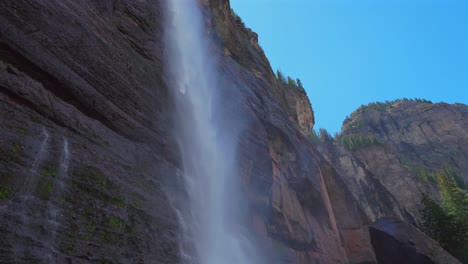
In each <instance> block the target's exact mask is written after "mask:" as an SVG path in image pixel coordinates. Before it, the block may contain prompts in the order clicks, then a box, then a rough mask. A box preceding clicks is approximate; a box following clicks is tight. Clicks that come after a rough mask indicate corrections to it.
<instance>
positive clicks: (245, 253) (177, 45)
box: [166, 0, 263, 264]
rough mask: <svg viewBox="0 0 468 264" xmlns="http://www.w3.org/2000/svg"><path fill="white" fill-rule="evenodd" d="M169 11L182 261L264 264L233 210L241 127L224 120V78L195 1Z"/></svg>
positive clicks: (237, 197) (173, 2) (177, 3)
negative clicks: (182, 192) (183, 199)
mask: <svg viewBox="0 0 468 264" xmlns="http://www.w3.org/2000/svg"><path fill="white" fill-rule="evenodd" d="M167 8H168V12H167V14H168V17H167V20H168V21H167V27H166V32H167V34H166V35H167V43H166V44H167V45H166V46H167V49H168V51H169V53H168V58H167V59H168V61H169V66H170V67H169V69H170V77H171V88H170V89H171V92H172V95H173V97H174V100H175V106H176V109H175V112H176V122H175V123H176V132H175V133H176V135H177V136H178V139H179V147H180V150H181V154H182V161H183V166H184V175H183V177H184V184H185V189H186V194H187V196H188V205H187V207H184V208H181V209H180V212H181V213H180V214H179V215H178V217H179V220H180V221H181V222H182V223H181V226H182V227H183V230H182V231H183V232H184V234H183V236H184V237H183V238H182V239H181V240H182V241H181V255H185V254H191V256H190V257H184V259H183V261H184V262H185V263H197V264H261V263H263V261H261V259H260V257H259V256H258V253H257V251H256V250H255V249H254V246H253V243H252V242H251V240H250V239H249V234H248V231H246V230H247V228H246V227H244V226H243V225H242V222H243V216H242V214H241V212H240V210H237V209H236V208H238V207H236V206H237V205H238V204H239V203H240V202H239V201H241V200H242V199H241V198H242V197H241V194H240V190H239V188H238V184H236V183H237V181H238V177H239V176H238V173H237V168H236V167H237V166H236V162H235V158H236V148H237V143H236V142H237V141H236V137H237V135H236V133H235V132H234V133H233V132H232V129H230V128H232V127H240V126H241V124H232V123H231V124H227V120H229V118H227V117H226V115H223V112H225V111H223V109H222V107H221V104H220V102H219V99H220V96H221V94H220V92H219V91H220V87H217V85H218V76H219V73H218V72H217V68H216V65H215V62H214V61H213V59H212V58H213V55H212V54H210V52H209V50H208V47H209V42H208V36H207V35H206V32H205V30H204V25H203V22H202V15H201V11H200V10H199V6H198V1H197V0H168V1H167ZM187 244H190V245H189V246H187ZM186 247H187V249H186ZM192 248H193V250H191V249H192ZM193 251H194V252H193Z"/></svg>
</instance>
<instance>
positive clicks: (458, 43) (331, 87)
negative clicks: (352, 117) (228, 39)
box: [231, 0, 468, 133]
mask: <svg viewBox="0 0 468 264" xmlns="http://www.w3.org/2000/svg"><path fill="white" fill-rule="evenodd" d="M231 7H232V8H233V9H234V11H235V12H236V13H237V14H238V15H239V16H240V17H241V18H242V20H243V21H244V22H245V24H246V26H247V27H250V28H252V29H253V31H255V32H257V33H258V34H259V42H260V45H261V46H262V47H263V49H264V50H265V53H266V55H267V57H268V59H269V60H270V63H271V66H272V68H273V70H276V69H281V71H282V72H283V73H284V74H286V75H290V76H291V77H293V78H297V77H298V78H300V79H301V80H302V83H303V84H304V87H305V89H306V91H307V94H308V96H309V99H310V101H311V103H312V107H313V108H314V111H315V120H316V124H315V128H316V129H318V128H320V127H323V128H326V129H327V130H329V131H330V132H331V133H334V132H337V131H339V130H340V129H341V124H342V121H343V120H344V119H345V117H346V116H347V115H349V114H351V113H352V111H354V110H355V109H356V108H358V107H359V106H360V105H361V104H367V103H369V102H373V101H385V100H393V99H396V98H403V97H406V98H424V99H428V100H431V101H433V102H440V101H443V102H449V103H454V102H459V103H464V104H468V1H467V0H231Z"/></svg>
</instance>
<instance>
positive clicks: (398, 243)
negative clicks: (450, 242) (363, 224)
mask: <svg viewBox="0 0 468 264" xmlns="http://www.w3.org/2000/svg"><path fill="white" fill-rule="evenodd" d="M369 232H370V237H371V242H372V247H373V248H374V251H375V255H376V257H377V260H378V262H379V264H395V263H398V264H461V262H459V261H458V260H456V259H455V258H454V257H452V256H451V255H450V254H449V253H447V252H446V251H445V250H443V249H442V248H441V247H440V245H439V244H438V243H437V242H435V241H434V240H432V239H431V238H429V237H428V236H426V235H425V234H424V233H422V232H421V231H419V230H418V229H416V228H415V227H414V226H412V225H410V224H408V223H405V222H403V221H401V220H398V219H394V218H382V219H379V220H377V221H376V222H375V223H374V224H372V225H371V226H370V227H369Z"/></svg>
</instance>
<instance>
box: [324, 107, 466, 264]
mask: <svg viewBox="0 0 468 264" xmlns="http://www.w3.org/2000/svg"><path fill="white" fill-rule="evenodd" d="M467 118H468V107H467V106H466V105H461V104H455V105H448V104H443V103H440V104H433V103H430V102H416V101H410V100H398V101H395V102H388V103H376V104H370V105H369V106H365V107H361V108H360V109H358V110H357V111H356V112H355V113H353V114H352V115H351V117H350V118H348V119H347V120H345V122H344V123H343V130H342V132H341V134H340V136H338V137H337V138H335V139H333V140H329V141H327V142H325V143H323V142H322V143H318V146H319V149H320V152H321V153H323V155H324V157H325V158H326V159H327V161H329V163H330V164H332V167H333V170H334V172H336V173H330V174H329V176H328V177H326V181H327V185H328V186H329V191H330V190H331V191H330V192H331V197H332V204H333V205H334V211H335V214H336V215H337V223H338V227H339V229H340V230H341V233H342V234H343V237H344V240H345V245H347V251H348V254H349V255H350V256H352V259H358V260H359V259H372V254H369V252H368V251H367V248H369V246H365V244H367V245H368V244H369V238H368V237H367V236H368V232H367V225H368V224H369V223H371V222H373V221H375V220H377V219H379V218H381V217H384V216H393V217H396V218H399V219H403V220H405V221H406V222H408V223H411V224H413V225H416V226H419V227H420V224H421V214H420V210H421V209H422V204H421V198H422V195H423V194H426V195H429V196H430V197H432V198H433V199H435V200H440V196H439V190H438V187H437V180H436V177H435V173H436V172H437V171H443V170H446V171H447V170H449V171H450V172H451V173H453V174H456V175H458V178H459V180H460V181H463V182H464V183H465V184H466V183H467V182H468V178H467V175H466V171H467V167H466V166H467V162H466V161H467V159H468V156H467V154H468V147H467V146H468V145H467V143H468V133H467V131H468V126H467ZM351 209H352V210H351ZM363 230H364V231H363ZM356 240H357V241H358V242H356ZM347 241H349V242H347ZM348 244H349V245H348ZM355 247H358V249H356V248H355ZM358 252H361V253H358ZM435 263H437V262H435Z"/></svg>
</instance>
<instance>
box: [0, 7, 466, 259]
mask: <svg viewBox="0 0 468 264" xmlns="http://www.w3.org/2000/svg"><path fill="white" fill-rule="evenodd" d="M200 3H201V4H202V5H203V6H204V18H205V20H206V25H207V34H208V36H210V37H211V38H213V39H214V42H213V43H214V44H213V45H212V47H211V49H212V52H213V54H214V56H215V57H216V59H217V61H218V62H219V66H220V70H221V73H222V76H221V77H222V78H221V80H220V88H219V89H220V93H221V94H223V96H222V98H226V99H225V102H222V103H223V105H224V106H225V108H226V111H230V110H233V111H234V110H235V111H238V112H239V113H241V115H242V117H243V121H242V123H241V125H242V128H243V131H242V133H241V137H240V139H239V153H238V155H239V167H240V174H241V175H239V177H241V179H242V181H243V185H244V192H245V195H246V197H248V198H249V202H250V203H249V205H248V208H247V209H248V212H249V219H248V221H249V224H250V225H251V226H252V227H253V228H252V229H253V231H254V232H256V233H257V236H258V239H259V243H258V244H260V245H262V247H261V249H260V250H263V251H265V252H266V255H268V256H271V257H272V263H275V262H273V260H274V261H279V263H304V264H305V263H348V262H351V263H366V261H367V262H368V263H375V254H374V251H373V249H372V246H371V244H370V237H369V232H368V230H367V226H368V225H369V224H370V223H371V222H372V221H373V220H376V219H377V218H379V217H381V216H388V215H391V216H396V217H399V218H401V219H405V220H408V221H410V222H414V223H416V224H417V223H418V221H419V215H418V210H417V209H418V203H417V202H418V201H417V200H416V199H417V198H419V197H420V195H421V192H422V190H427V192H429V193H431V195H433V196H434V197H437V192H436V189H435V186H434V185H433V184H431V183H428V182H422V181H418V180H416V178H415V177H414V175H412V174H411V173H410V171H409V170H408V169H407V168H406V167H405V166H404V165H405V164H406V163H403V162H402V160H403V158H405V159H406V160H407V162H412V163H411V164H413V163H414V164H424V166H427V167H428V168H430V169H439V168H441V166H444V165H447V164H448V165H452V167H453V168H454V170H456V171H457V172H459V173H460V174H461V173H462V172H466V171H467V168H466V166H467V163H466V159H467V150H466V146H467V144H466V141H467V135H466V134H467V133H466V131H467V128H466V118H467V114H466V106H447V105H431V106H432V108H428V109H426V108H425V106H422V105H420V104H414V105H413V103H411V104H406V103H405V104H402V105H404V106H405V107H407V108H400V107H402V106H399V107H395V108H392V110H390V112H388V113H387V112H385V113H383V112H379V113H374V112H363V113H361V114H360V115H353V117H352V120H348V121H347V123H353V122H357V121H358V120H360V119H359V118H362V119H363V120H362V121H363V123H365V124H366V125H362V126H352V127H353V128H352V129H350V130H347V131H345V132H344V133H343V134H345V135H347V134H348V133H349V134H350V135H351V134H352V133H357V134H359V133H372V134H374V135H375V136H376V137H378V138H379V139H380V140H382V141H384V142H385V143H384V144H383V145H379V146H367V147H366V148H365V149H364V148H362V149H356V150H353V151H351V150H348V149H346V148H345V147H344V146H343V145H341V144H339V143H328V144H320V145H314V144H313V143H312V141H311V140H310V139H309V138H310V129H311V128H312V127H313V123H314V114H313V111H312V108H311V106H310V104H309V102H308V99H307V96H306V95H305V93H304V92H303V91H301V90H298V89H295V88H294V87H287V86H285V85H284V84H281V83H278V81H277V80H276V78H275V75H274V74H273V71H272V70H271V68H270V65H269V62H268V60H267V59H266V57H265V55H264V53H263V51H262V49H261V48H260V46H259V45H258V43H257V35H256V34H255V33H254V32H252V31H251V30H249V29H246V28H245V27H243V25H242V23H241V21H240V20H239V19H238V18H236V17H235V16H234V15H233V14H232V13H231V9H230V6H229V2H228V0H219V1H200ZM161 5H162V2H161V1H149V0H142V1H130V0H122V1H112V0H104V1H88V0H73V1H72V0H60V1H58V0H47V1H45V0H18V1H3V2H1V3H0V36H1V41H0V60H1V62H0V108H1V111H0V115H1V118H0V129H1V132H2V135H3V136H2V138H1V139H0V140H1V143H2V144H1V149H0V152H1V155H0V183H1V185H0V212H1V214H0V237H1V238H2V239H0V262H2V263H3V262H5V263H10V262H13V263H15V262H25V263H29V262H39V263H52V262H54V260H55V261H56V262H57V263H64V262H67V261H68V262H70V263H99V262H101V263H178V262H179V260H180V259H179V258H180V256H179V247H178V244H177V243H178V234H179V232H180V230H179V223H178V222H177V214H176V212H175V209H174V206H173V205H172V204H171V203H170V202H169V200H168V199H167V192H168V190H171V189H170V188H168V186H171V187H172V186H174V185H175V186H176V187H180V186H179V185H180V180H179V177H180V175H181V173H182V170H183V167H182V165H181V162H180V154H179V153H178V149H177V147H176V144H175V143H174V141H175V140H174V138H173V137H172V133H171V106H170V105H169V102H170V100H169V98H168V94H169V93H168V89H169V88H168V87H167V85H166V76H165V72H164V68H165V64H164V59H165V57H164V47H163V45H162V40H163V35H164V34H163V29H164V28H163V27H164V25H163V24H162V21H163V16H164V11H163V8H162V6H161ZM412 107H415V108H416V109H419V110H417V111H416V110H415V111H413V112H411V111H412V110H411V111H410V110H409V109H413V108H412ZM427 107H429V105H428V106H427ZM398 109H399V110H398ZM397 110H398V111H397ZM416 113H417V115H416ZM396 114H399V115H400V116H395V115H396ZM437 117H439V118H437ZM441 117H443V118H441ZM449 117H450V118H449ZM393 119H395V120H397V121H396V122H395V121H391V120H393ZM400 119H401V120H400ZM402 120H406V121H404V125H401V123H402V122H403V121H402ZM418 120H419V121H418ZM421 120H426V121H428V122H425V123H424V124H420V122H421ZM450 120H452V121H450ZM347 123H346V124H347ZM350 127H351V126H350ZM418 129H419V130H418ZM433 149H436V150H437V151H433ZM401 153H405V154H404V155H402V154H401ZM427 153H434V155H436V156H431V155H432V154H431V155H428V154H427ZM437 155H438V156H437ZM447 155H448V156H447ZM375 157H379V158H378V159H376V158H375ZM450 157H452V158H450ZM381 160H382V161H381ZM406 160H405V161H406ZM431 162H432V163H431ZM408 164H409V163H408ZM381 166H383V167H381ZM384 172H385V173H384ZM386 172H391V173H386ZM400 173H402V174H401V175H403V177H401V176H400ZM466 180H467V179H466V178H465V182H466ZM399 190H400V191H403V192H404V193H403V195H401V196H400V194H399V192H398V191H399ZM416 190H417V191H416Z"/></svg>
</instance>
